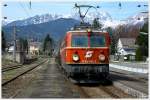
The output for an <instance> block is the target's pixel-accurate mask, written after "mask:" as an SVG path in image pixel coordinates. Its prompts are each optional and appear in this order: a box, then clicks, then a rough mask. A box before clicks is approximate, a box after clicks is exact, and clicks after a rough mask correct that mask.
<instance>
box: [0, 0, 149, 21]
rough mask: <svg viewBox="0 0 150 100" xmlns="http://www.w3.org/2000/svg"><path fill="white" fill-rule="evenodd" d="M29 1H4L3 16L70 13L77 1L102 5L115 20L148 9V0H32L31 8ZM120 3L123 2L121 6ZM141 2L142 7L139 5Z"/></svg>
mask: <svg viewBox="0 0 150 100" xmlns="http://www.w3.org/2000/svg"><path fill="white" fill-rule="evenodd" d="M29 1H30V0H5V1H3V2H2V5H4V4H7V6H6V7H5V6H2V17H4V16H5V17H7V21H14V20H21V19H25V18H28V17H33V16H35V15H41V14H46V13H49V14H63V15H68V14H72V13H74V12H75V11H77V10H76V9H75V8H73V7H74V4H75V3H78V4H87V5H92V6H100V8H99V9H98V11H99V12H100V11H105V12H107V13H109V14H110V15H111V17H112V19H113V20H125V19H126V18H128V17H130V16H133V15H135V14H137V13H139V12H141V11H148V7H145V6H144V5H145V4H148V0H137V1H136V0H120V1H118V0H92V1H91V0H86V1H85V0H76V1H75V0H70V1H68V0H64V1H63V0H62V1H59V0H50V1H48V0H44V1H43V0H41V1H39V0H38V1H37V2H35V0H31V8H30V5H29ZM133 1H134V2H133ZM119 3H121V7H119ZM139 4H140V5H141V7H137V6H138V5H139Z"/></svg>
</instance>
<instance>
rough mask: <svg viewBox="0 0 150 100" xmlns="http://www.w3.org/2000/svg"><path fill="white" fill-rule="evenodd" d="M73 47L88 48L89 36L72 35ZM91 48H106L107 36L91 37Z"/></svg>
mask: <svg viewBox="0 0 150 100" xmlns="http://www.w3.org/2000/svg"><path fill="white" fill-rule="evenodd" d="M71 43H72V44H71V45H72V47H88V36H87V35H72V42H71ZM89 43H90V47H105V36H104V35H103V34H101V35H100V34H98V35H94V34H93V35H91V36H90V39H89Z"/></svg>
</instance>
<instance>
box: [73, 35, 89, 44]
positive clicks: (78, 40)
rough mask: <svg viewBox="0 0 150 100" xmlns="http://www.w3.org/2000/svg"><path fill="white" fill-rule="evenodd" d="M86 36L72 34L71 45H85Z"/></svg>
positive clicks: (86, 41) (86, 42)
mask: <svg viewBox="0 0 150 100" xmlns="http://www.w3.org/2000/svg"><path fill="white" fill-rule="evenodd" d="M87 46H88V37H87V36H86V35H73V36H72V47H87Z"/></svg>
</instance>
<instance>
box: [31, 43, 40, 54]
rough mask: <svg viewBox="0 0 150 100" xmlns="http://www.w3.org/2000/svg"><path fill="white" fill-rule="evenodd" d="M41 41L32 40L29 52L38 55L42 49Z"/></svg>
mask: <svg viewBox="0 0 150 100" xmlns="http://www.w3.org/2000/svg"><path fill="white" fill-rule="evenodd" d="M40 46H41V43H40V42H30V43H29V52H30V54H32V55H38V54H39V50H40Z"/></svg>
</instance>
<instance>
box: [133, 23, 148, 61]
mask: <svg viewBox="0 0 150 100" xmlns="http://www.w3.org/2000/svg"><path fill="white" fill-rule="evenodd" d="M140 31H141V32H145V33H147V34H139V36H138V37H137V39H136V44H137V45H138V46H139V47H138V48H137V50H136V60H138V61H139V60H143V57H144V56H145V57H148V22H147V23H145V24H144V26H143V27H142V29H141V30H140Z"/></svg>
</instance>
